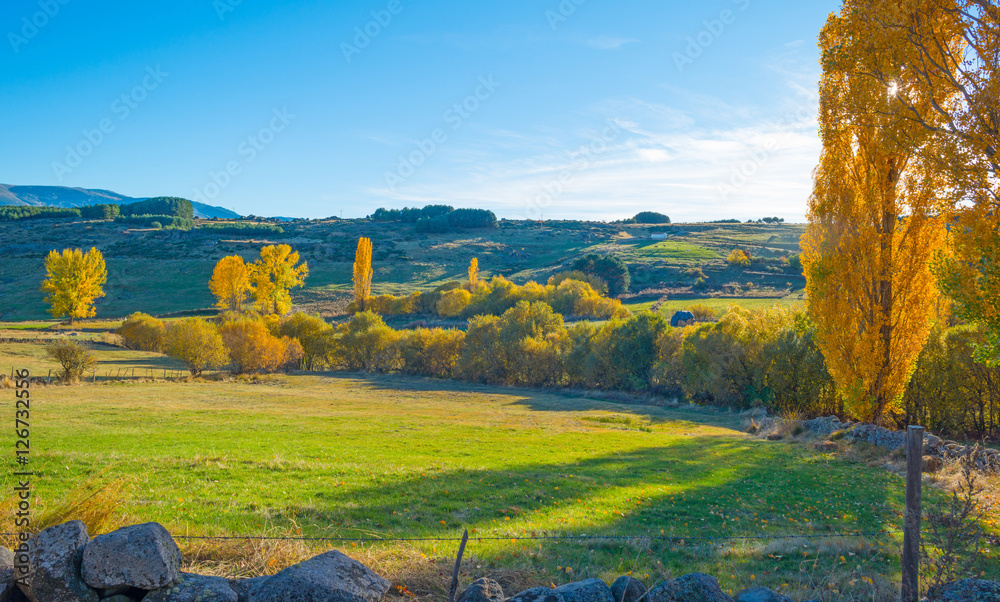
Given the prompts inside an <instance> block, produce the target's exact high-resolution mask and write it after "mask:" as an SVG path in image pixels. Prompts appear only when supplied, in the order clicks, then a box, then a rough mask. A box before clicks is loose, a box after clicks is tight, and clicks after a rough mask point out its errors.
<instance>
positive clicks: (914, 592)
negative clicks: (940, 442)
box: [902, 426, 924, 602]
mask: <svg viewBox="0 0 1000 602" xmlns="http://www.w3.org/2000/svg"><path fill="white" fill-rule="evenodd" d="M923 465H924V427H922V426H911V427H909V428H907V429H906V518H905V520H904V523H903V588H902V602H917V600H918V599H919V598H920V577H919V570H920V478H921V475H922V473H923V467H924V466H923Z"/></svg>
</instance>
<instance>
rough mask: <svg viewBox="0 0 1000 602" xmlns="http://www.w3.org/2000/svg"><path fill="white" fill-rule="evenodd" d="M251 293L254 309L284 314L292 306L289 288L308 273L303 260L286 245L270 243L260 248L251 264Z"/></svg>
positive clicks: (301, 281) (302, 280)
mask: <svg viewBox="0 0 1000 602" xmlns="http://www.w3.org/2000/svg"><path fill="white" fill-rule="evenodd" d="M249 272H250V282H251V283H252V290H251V294H252V295H253V299H254V305H255V307H256V309H257V311H259V312H261V313H264V314H279V315H284V314H287V313H288V312H289V311H291V309H292V295H291V289H293V288H295V287H297V286H302V285H303V284H305V281H306V276H308V275H309V266H308V264H307V263H306V262H302V263H301V264H300V263H299V254H298V253H297V252H295V251H292V247H290V246H288V245H269V246H266V247H264V248H263V249H261V250H260V259H258V260H257V261H255V262H254V263H252V264H250V266H249Z"/></svg>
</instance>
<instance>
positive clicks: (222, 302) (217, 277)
mask: <svg viewBox="0 0 1000 602" xmlns="http://www.w3.org/2000/svg"><path fill="white" fill-rule="evenodd" d="M208 288H209V290H211V291H212V294H213V295H215V298H216V299H217V303H216V304H215V306H216V307H218V308H220V309H223V310H229V311H243V309H244V307H245V306H246V302H247V300H248V299H249V298H250V293H251V291H252V286H251V282H250V267H248V266H247V264H246V263H244V261H243V258H242V257H240V256H239V255H231V256H229V257H223V258H222V259H220V260H219V262H218V263H216V264H215V269H214V270H212V279H211V280H210V281H209V283H208Z"/></svg>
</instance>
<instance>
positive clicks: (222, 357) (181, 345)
mask: <svg viewBox="0 0 1000 602" xmlns="http://www.w3.org/2000/svg"><path fill="white" fill-rule="evenodd" d="M163 347H164V351H165V352H166V354H167V355H169V356H170V357H175V358H177V359H179V360H181V361H182V362H184V364H185V365H186V366H187V369H188V370H189V371H190V372H191V375H192V376H198V375H199V374H201V373H202V371H203V370H205V369H208V368H218V367H220V366H223V365H225V364H226V361H227V359H228V356H227V353H226V348H225V346H224V345H223V343H222V337H221V336H219V332H218V330H216V328H215V326H214V325H213V324H211V323H210V322H207V321H205V320H203V319H201V318H184V319H183V320H178V321H177V322H174V323H172V324H170V326H169V327H168V328H167V332H166V334H165V336H164V345H163Z"/></svg>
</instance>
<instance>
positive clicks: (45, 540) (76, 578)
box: [19, 520, 98, 602]
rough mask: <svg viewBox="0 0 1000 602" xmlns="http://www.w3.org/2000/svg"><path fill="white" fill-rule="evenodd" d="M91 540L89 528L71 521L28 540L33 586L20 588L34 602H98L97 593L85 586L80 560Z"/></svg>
mask: <svg viewBox="0 0 1000 602" xmlns="http://www.w3.org/2000/svg"><path fill="white" fill-rule="evenodd" d="M88 541H90V538H89V537H88V536H87V527H86V526H85V525H84V524H83V523H82V522H80V521H78V520H71V521H69V522H68V523H63V524H61V525H57V526H55V527H49V528H48V529H45V530H44V531H42V532H41V533H39V534H38V535H35V536H34V537H32V538H31V539H29V540H28V569H29V583H30V584H31V585H27V586H25V585H21V586H19V587H20V588H21V590H22V591H23V592H24V594H25V596H27V598H28V600H30V601H31V602H97V601H98V598H97V592H96V591H94V590H93V589H91V588H90V587H88V586H87V584H86V583H84V582H83V577H82V576H81V575H80V560H81V558H82V556H83V548H84V546H86V545H87V542H88Z"/></svg>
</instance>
